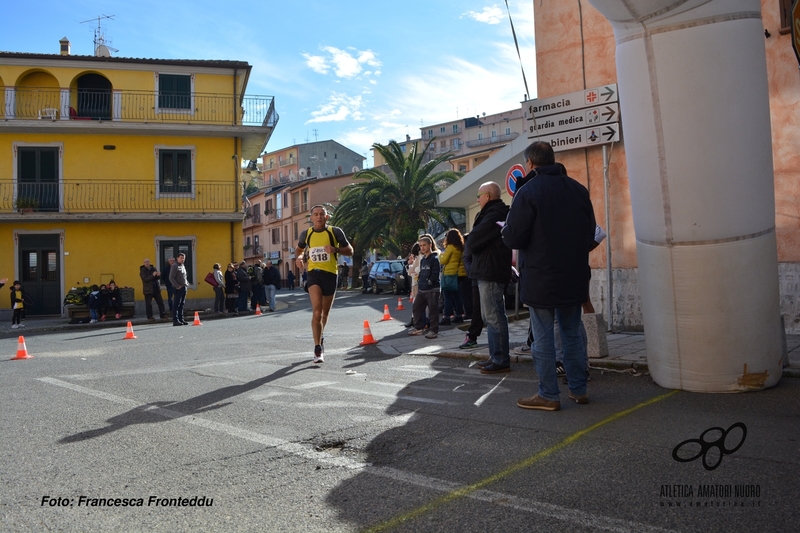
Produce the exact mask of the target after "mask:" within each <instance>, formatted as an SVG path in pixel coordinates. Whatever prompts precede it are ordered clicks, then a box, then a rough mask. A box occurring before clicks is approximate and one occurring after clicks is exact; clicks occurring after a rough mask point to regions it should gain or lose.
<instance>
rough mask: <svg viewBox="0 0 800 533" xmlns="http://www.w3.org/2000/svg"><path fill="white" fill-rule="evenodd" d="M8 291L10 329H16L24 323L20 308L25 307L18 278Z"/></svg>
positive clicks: (23, 294) (23, 295)
mask: <svg viewBox="0 0 800 533" xmlns="http://www.w3.org/2000/svg"><path fill="white" fill-rule="evenodd" d="M3 279H6V278H3ZM10 292H11V308H12V309H13V310H14V311H13V312H12V314H11V329H17V328H21V327H23V326H24V325H25V324H23V323H22V310H23V309H25V293H24V292H23V291H22V285H21V284H20V282H19V281H18V280H14V283H13V284H12V286H11V289H10ZM95 322H97V320H95Z"/></svg>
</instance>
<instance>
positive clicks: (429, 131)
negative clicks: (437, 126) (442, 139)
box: [428, 130, 433, 139]
mask: <svg viewBox="0 0 800 533" xmlns="http://www.w3.org/2000/svg"><path fill="white" fill-rule="evenodd" d="M428 139H433V130H428Z"/></svg>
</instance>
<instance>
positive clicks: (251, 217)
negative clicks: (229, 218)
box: [244, 211, 263, 226]
mask: <svg viewBox="0 0 800 533" xmlns="http://www.w3.org/2000/svg"><path fill="white" fill-rule="evenodd" d="M262 220H263V219H262V214H261V212H260V211H258V212H253V213H247V214H246V215H245V218H244V224H245V226H256V225H260V224H261V221H262Z"/></svg>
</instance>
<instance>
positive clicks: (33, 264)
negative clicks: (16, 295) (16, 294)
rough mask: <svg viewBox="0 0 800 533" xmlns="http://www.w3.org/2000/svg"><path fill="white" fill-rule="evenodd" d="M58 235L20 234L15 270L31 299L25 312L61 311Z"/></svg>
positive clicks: (59, 312)
mask: <svg viewBox="0 0 800 533" xmlns="http://www.w3.org/2000/svg"><path fill="white" fill-rule="evenodd" d="M60 240H61V238H60V236H59V235H20V236H19V272H20V281H21V282H22V290H24V291H25V292H26V293H27V294H28V295H29V296H30V297H31V298H32V299H33V305H30V306H29V305H26V306H25V307H26V309H25V312H26V314H28V315H60V314H61V300H62V298H63V296H62V294H61V262H60V258H61V245H60Z"/></svg>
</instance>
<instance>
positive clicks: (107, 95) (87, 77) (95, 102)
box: [78, 74, 111, 120]
mask: <svg viewBox="0 0 800 533" xmlns="http://www.w3.org/2000/svg"><path fill="white" fill-rule="evenodd" d="M78 116H79V117H88V118H93V119H96V120H101V119H102V120H111V82H110V81H108V80H107V79H105V78H104V77H103V76H101V75H99V74H84V75H83V76H81V77H80V78H78Z"/></svg>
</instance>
